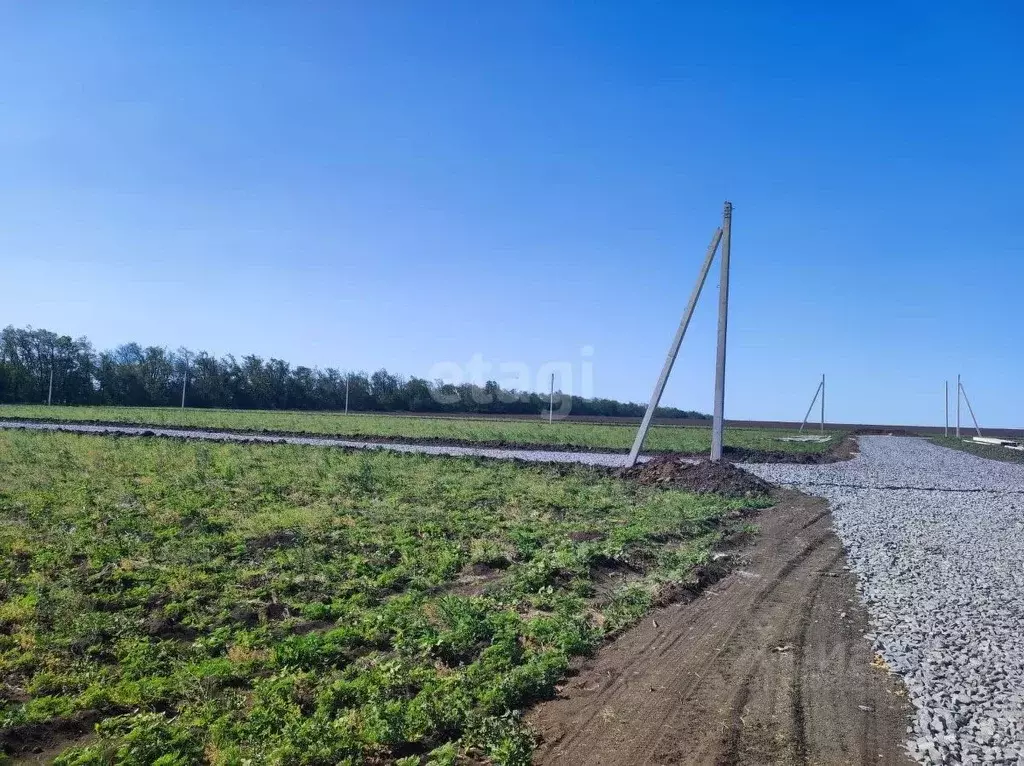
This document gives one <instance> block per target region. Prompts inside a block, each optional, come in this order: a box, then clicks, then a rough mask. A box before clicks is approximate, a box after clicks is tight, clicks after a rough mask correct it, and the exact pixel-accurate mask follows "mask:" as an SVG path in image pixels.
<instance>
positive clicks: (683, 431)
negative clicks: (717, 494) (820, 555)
mask: <svg viewBox="0 0 1024 766" xmlns="http://www.w3.org/2000/svg"><path fill="white" fill-rule="evenodd" d="M0 419H44V420H46V419H49V420H56V421H63V422H79V423H99V424H103V423H114V424H118V423H121V424H128V425H148V426H156V427H183V428H191V429H207V430H211V429H212V430H222V431H231V430H234V431H243V432H249V433H260V432H267V433H274V434H298V435H311V436H336V437H344V438H347V439H351V440H362V441H383V442H392V443H393V442H405V443H424V444H433V445H456V446H457V445H476V446H481V447H487V446H491V447H499V448H509V447H527V448H531V447H538V446H540V447H544V448H546V449H563V450H598V451H611V452H622V451H628V450H629V448H630V447H631V446H632V444H633V439H634V437H635V436H636V425H635V424H629V425H626V424H621V423H612V424H605V423H589V422H588V423H578V422H568V421H555V422H554V423H551V424H549V423H547V422H544V421H543V420H541V419H539V418H534V419H532V420H520V419H509V420H497V419H486V418H468V417H466V418H455V417H445V418H439V417H413V416H408V415H377V414H365V413H360V414H350V415H344V414H339V413H319V412H273V411H267V410H210V409H184V410H183V409H178V408H159V407H42V406H35V405H4V406H3V407H0ZM789 434H791V432H789V431H786V430H779V429H771V428H747V429H739V428H737V429H729V430H727V431H726V442H725V443H726V447H727V448H730V449H731V450H732V451H733V452H734V453H735V454H734V457H735V458H736V459H744V458H747V457H751V455H750V454H749V453H751V452H756V451H774V452H792V453H798V454H799V453H816V452H822V451H824V450H826V449H828V446H829V445H827V444H825V445H821V444H814V443H800V442H783V441H779V437H780V436H786V435H789ZM710 448H711V426H710V423H706V424H705V425H702V426H665V425H661V426H654V427H652V428H651V430H650V432H649V433H648V436H647V441H646V443H645V445H644V449H645V451H646V452H682V453H692V454H704V453H706V452H707V451H708V450H710Z"/></svg>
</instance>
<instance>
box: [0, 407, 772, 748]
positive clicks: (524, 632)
mask: <svg viewBox="0 0 1024 766" xmlns="http://www.w3.org/2000/svg"><path fill="white" fill-rule="evenodd" d="M200 414H201V415H204V416H207V415H208V416H212V417H223V414H222V413H192V412H189V413H186V415H187V416H189V417H192V416H195V415H200ZM238 415H239V416H240V417H242V418H246V417H248V418H252V417H253V415H252V414H251V413H238ZM282 417H283V418H285V419H284V420H281V421H275V422H276V423H283V422H298V420H299V419H301V418H304V417H306V416H297V415H284V416H282ZM289 417H290V418H294V419H295V420H294V421H287V420H286V419H287V418H289ZM237 422H238V421H233V423H237ZM250 422H251V421H250ZM311 422H333V421H331V420H324V419H323V416H321V417H320V418H319V419H316V418H315V416H314V419H312V420H311ZM441 425H445V424H441ZM0 476H2V477H3V480H2V481H0V743H2V744H4V745H6V746H8V747H10V746H12V745H14V744H16V743H18V742H25V741H26V740H28V739H29V738H31V737H33V736H37V735H39V734H40V733H41V732H46V731H59V730H60V726H59V724H60V722H61V721H69V720H82V719H83V717H84V718H85V720H90V721H93V720H95V721H98V723H97V725H96V733H95V734H94V735H92V736H91V737H89V738H88V739H86V740H84V741H78V740H68V741H63V740H61V739H60V738H59V737H58V738H57V741H56V742H51V743H47V746H49V747H53V748H54V749H55V751H56V752H60V753H61V754H60V755H59V756H58V757H57V761H56V762H57V763H59V764H65V766H66V765H67V764H101V763H102V764H108V763H118V764H137V765H138V766H142V765H143V764H161V765H162V766H171V765H172V764H182V765H184V764H193V763H203V762H206V763H213V764H244V763H251V764H276V763H280V764H284V763H288V764H329V763H330V764H333V763H351V764H356V763H382V762H391V761H398V762H399V763H403V764H413V763H427V762H429V763H435V764H452V763H455V762H456V761H457V759H459V758H468V759H469V760H475V761H477V762H480V761H482V760H487V759H489V760H491V761H493V762H495V763H507V764H526V763H528V762H529V759H530V753H531V750H532V747H533V743H532V739H531V736H530V733H529V731H528V730H527V729H526V728H525V726H524V724H523V723H522V722H521V718H520V713H521V711H522V710H523V709H524V708H525V707H527V706H528V705H529V704H531V703H532V702H533V701H535V700H538V699H543V698H545V697H548V696H550V695H551V694H552V693H553V690H554V687H555V684H556V683H558V682H559V681H560V680H561V679H562V678H563V677H564V675H565V673H566V670H567V668H568V663H569V661H570V660H571V659H572V658H573V657H576V656H580V655H586V654H588V653H590V652H592V651H593V650H594V649H595V648H596V647H597V646H598V645H599V644H600V643H601V642H602V641H603V640H604V639H605V638H606V637H607V636H609V635H611V634H613V633H615V632H616V631H618V630H621V629H622V628H623V627H625V626H627V625H629V624H630V623H632V622H634V621H635V620H637V619H638V618H639V616H641V615H642V614H643V613H644V612H645V611H646V610H648V609H649V608H650V607H651V605H652V604H653V603H655V602H656V601H657V600H658V599H659V598H662V597H665V595H666V594H667V593H669V592H671V589H672V588H673V584H678V583H687V582H692V581H693V578H694V577H695V570H696V569H697V568H698V567H700V566H701V565H702V564H704V562H706V561H707V560H708V558H709V555H710V551H711V549H712V547H713V546H714V545H715V544H716V542H718V541H719V540H720V539H721V537H722V535H723V534H725V533H726V531H727V530H733V531H737V530H738V531H739V532H740V533H743V532H744V531H749V530H748V529H746V526H745V524H744V522H743V519H742V517H741V516H740V515H739V514H737V513H736V512H735V511H737V509H739V508H741V506H744V505H746V506H749V505H751V504H753V505H763V504H764V503H765V502H766V501H754V502H753V503H751V501H743V502H741V501H734V500H725V499H723V498H719V497H716V496H709V495H704V496H695V495H692V494H688V493H684V492H680V491H676V490H663V489H653V488H647V487H640V486H637V485H634V484H631V483H628V482H624V481H621V480H618V479H615V478H612V477H611V476H609V475H607V474H604V473H599V472H596V471H592V470H586V469H583V468H555V467H551V466H522V465H514V464H510V463H501V462H494V461H491V462H488V461H481V460H473V459H464V458H436V457H425V456H419V455H399V454H394V453H387V452H365V453H349V452H343V451H339V450H333V449H320V448H310V447H298V446H290V445H237V444H210V443H193V442H177V441H168V440H151V439H124V438H111V437H103V436H84V435H77V434H62V433H32V432H14V431H12V432H2V431H0ZM675 587H678V585H676V586H675ZM3 759H4V756H2V755H0V761H2V760H3Z"/></svg>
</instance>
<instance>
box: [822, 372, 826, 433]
mask: <svg viewBox="0 0 1024 766" xmlns="http://www.w3.org/2000/svg"><path fill="white" fill-rule="evenodd" d="M821 432H822V433H825V373H821Z"/></svg>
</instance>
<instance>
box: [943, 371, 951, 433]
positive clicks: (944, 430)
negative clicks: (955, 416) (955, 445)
mask: <svg viewBox="0 0 1024 766" xmlns="http://www.w3.org/2000/svg"><path fill="white" fill-rule="evenodd" d="M945 383H946V425H945V426H944V427H943V429H942V435H943V436H949V381H948V380H947V381H945Z"/></svg>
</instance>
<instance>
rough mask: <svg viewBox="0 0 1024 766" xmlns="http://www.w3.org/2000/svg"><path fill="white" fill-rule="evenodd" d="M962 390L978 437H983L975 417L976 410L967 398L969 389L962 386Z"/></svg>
mask: <svg viewBox="0 0 1024 766" xmlns="http://www.w3.org/2000/svg"><path fill="white" fill-rule="evenodd" d="M960 390H961V391H963V392H964V401H965V402H967V410H968V411H969V412H970V413H971V420H973V421H974V430H975V431H977V432H978V436H981V429H980V428H978V419H977V418H976V417H974V408H973V407H972V406H971V400H970V399H968V398H967V389H966V388H964V384H963V383H961V384H960Z"/></svg>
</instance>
